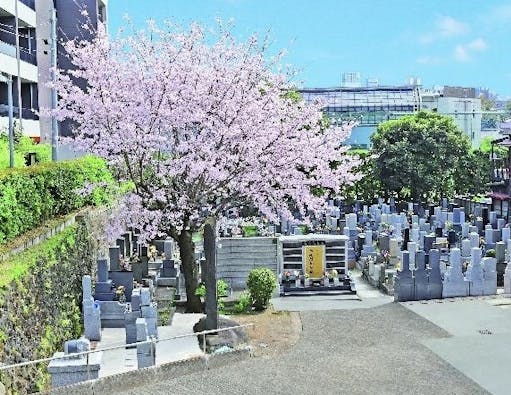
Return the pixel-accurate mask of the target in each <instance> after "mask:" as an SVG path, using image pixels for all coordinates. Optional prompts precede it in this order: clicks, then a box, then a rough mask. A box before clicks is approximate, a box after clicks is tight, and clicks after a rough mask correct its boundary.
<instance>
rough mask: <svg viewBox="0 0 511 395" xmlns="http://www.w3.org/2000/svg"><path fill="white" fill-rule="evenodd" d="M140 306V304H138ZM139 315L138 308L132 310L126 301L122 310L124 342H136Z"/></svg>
mask: <svg viewBox="0 0 511 395" xmlns="http://www.w3.org/2000/svg"><path fill="white" fill-rule="evenodd" d="M139 307H140V306H139ZM140 317H141V312H140V309H138V310H133V308H132V305H131V303H126V309H125V311H124V328H125V330H126V344H133V343H136V342H137V325H136V322H137V319H139V318H140Z"/></svg>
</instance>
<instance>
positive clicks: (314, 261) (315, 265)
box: [303, 245, 325, 278]
mask: <svg viewBox="0 0 511 395" xmlns="http://www.w3.org/2000/svg"><path fill="white" fill-rule="evenodd" d="M303 257H304V261H305V273H307V274H308V276H309V278H323V275H324V271H325V265H324V262H325V246H324V245H313V246H304V251H303Z"/></svg>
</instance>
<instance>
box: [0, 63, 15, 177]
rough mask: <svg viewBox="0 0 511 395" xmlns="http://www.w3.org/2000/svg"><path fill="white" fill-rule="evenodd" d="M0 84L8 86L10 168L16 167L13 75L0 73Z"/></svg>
mask: <svg viewBox="0 0 511 395" xmlns="http://www.w3.org/2000/svg"><path fill="white" fill-rule="evenodd" d="M0 82H3V83H6V84H7V106H8V111H9V167H14V114H13V113H14V111H13V104H12V75H10V74H7V75H5V74H2V73H0Z"/></svg>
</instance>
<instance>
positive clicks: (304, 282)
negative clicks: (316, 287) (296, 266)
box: [303, 277, 310, 288]
mask: <svg viewBox="0 0 511 395" xmlns="http://www.w3.org/2000/svg"><path fill="white" fill-rule="evenodd" d="M303 286H304V287H305V288H307V287H309V286H310V279H309V278H307V277H305V279H304V280H303Z"/></svg>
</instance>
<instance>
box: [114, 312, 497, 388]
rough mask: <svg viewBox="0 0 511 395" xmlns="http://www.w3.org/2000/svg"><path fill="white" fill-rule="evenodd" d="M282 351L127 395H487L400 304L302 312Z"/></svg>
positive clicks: (437, 332) (425, 324)
mask: <svg viewBox="0 0 511 395" xmlns="http://www.w3.org/2000/svg"><path fill="white" fill-rule="evenodd" d="M300 316H301V319H302V325H303V333H302V336H301V337H300V339H299V341H298V343H297V344H296V345H294V346H292V347H290V348H289V349H288V350H287V351H286V352H283V353H280V354H278V355H267V356H261V357H255V358H249V359H248V360H245V361H242V362H239V363H236V364H235V365H232V364H231V365H226V366H222V367H218V368H215V369H211V370H205V371H199V372H195V373H191V374H188V375H183V376H179V377H170V376H169V377H168V379H167V380H161V381H157V382H156V381H155V382H153V383H151V384H149V385H144V386H140V387H134V388H132V389H131V390H130V391H127V392H123V393H124V394H132V395H135V394H136V395H141V394H150V395H164V394H165V395H166V394H170V393H176V394H180V395H185V394H198V393H206V394H209V395H214V394H219V395H223V394H228V393H232V394H244V395H250V394H254V395H256V394H257V395H259V394H290V395H296V394H311V395H312V394H371V395H373V394H378V395H382V394H446V393H449V394H467V395H469V394H470V395H474V394H487V393H488V392H487V391H485V390H484V389H483V388H481V387H480V386H479V385H477V384H476V383H474V382H473V381H472V380H470V379H469V378H467V377H466V376H465V375H463V374H462V373H461V372H459V371H458V370H456V369H455V368H453V367H452V366H451V365H450V364H449V363H447V362H445V361H444V360H443V359H442V358H440V357H439V356H437V355H436V354H435V353H434V352H432V351H431V350H430V349H429V348H427V347H426V346H424V345H423V344H422V342H423V341H424V340H426V339H443V338H446V337H448V336H449V334H448V333H447V332H445V331H444V330H442V329H440V328H438V327H437V326H436V325H433V324H432V323H430V322H429V321H427V320H426V319H424V318H421V317H419V316H418V315H416V314H415V313H414V312H412V311H410V310H409V309H407V308H405V307H403V306H401V305H400V304H398V303H387V304H384V305H381V306H378V307H372V308H362V309H352V310H331V311H324V310H320V311H303V312H301V313H300Z"/></svg>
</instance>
